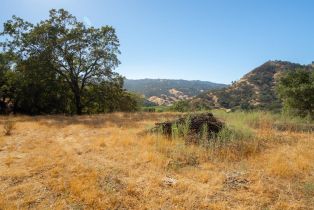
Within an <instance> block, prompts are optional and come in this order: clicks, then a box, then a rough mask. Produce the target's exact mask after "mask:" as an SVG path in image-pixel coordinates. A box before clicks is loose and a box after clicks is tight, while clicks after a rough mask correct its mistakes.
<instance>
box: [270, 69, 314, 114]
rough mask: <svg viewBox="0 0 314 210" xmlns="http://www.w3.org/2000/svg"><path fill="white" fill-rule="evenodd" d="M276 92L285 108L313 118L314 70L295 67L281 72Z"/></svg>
mask: <svg viewBox="0 0 314 210" xmlns="http://www.w3.org/2000/svg"><path fill="white" fill-rule="evenodd" d="M276 89H277V92H278V95H279V97H280V98H281V99H282V101H283V103H284V106H285V109H286V110H288V111H290V112H293V113H295V114H298V115H301V116H306V115H308V116H310V117H311V118H312V119H314V71H313V70H307V69H297V70H293V71H288V72H287V73H285V74H283V75H282V77H281V78H280V80H279V82H278V84H277V87H276Z"/></svg>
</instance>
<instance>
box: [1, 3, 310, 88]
mask: <svg viewBox="0 0 314 210" xmlns="http://www.w3.org/2000/svg"><path fill="white" fill-rule="evenodd" d="M51 8H56V9H59V8H64V9H66V10H68V11H69V12H71V13H72V14H74V15H75V16H77V17H78V18H79V19H80V20H82V21H84V22H85V23H86V24H91V25H93V26H95V27H98V26H101V25H112V26H113V27H115V28H116V30H117V34H118V37H119V39H120V42H121V48H120V49H121V52H122V54H121V56H120V60H121V62H122V64H121V65H120V66H119V67H118V68H117V69H116V71H118V72H119V73H121V74H122V75H124V76H126V77H127V78H130V79H137V78H172V79H188V80H207V81H213V82H220V83H230V82H231V81H233V80H237V79H240V78H241V76H242V75H243V74H245V73H247V72H248V71H250V70H252V69H253V68H255V67H257V66H258V65H261V64H262V63H264V62H266V61H268V60H275V59H276V60H288V61H292V62H298V63H302V64H308V63H311V62H312V61H314V22H313V20H314V12H313V8H314V1H311V0H307V1H306V0H229V1H227V0H215V1H214V0H207V1H206V0H198V1H196V0H194V1H193V0H89V1H88V0H0V24H1V26H0V27H1V28H0V29H2V24H3V22H4V21H5V20H7V19H9V18H11V16H12V15H13V14H15V15H17V16H19V17H22V18H23V19H26V20H28V21H30V22H33V23H35V22H38V21H40V20H42V19H45V18H47V17H48V11H49V10H50V9H51Z"/></svg>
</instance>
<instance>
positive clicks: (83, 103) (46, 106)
mask: <svg viewBox="0 0 314 210" xmlns="http://www.w3.org/2000/svg"><path fill="white" fill-rule="evenodd" d="M3 28H4V29H3V31H2V32H1V34H0V35H1V36H2V38H3V40H5V41H3V42H1V43H0V44H1V48H2V51H0V113H9V112H14V113H23V114H32V115H35V114H58V113H65V114H82V113H102V112H113V111H134V110H137V108H138V100H139V97H137V96H136V95H134V94H131V93H129V92H126V91H125V90H124V89H123V77H122V76H121V75H119V74H118V73H116V72H114V69H115V68H116V67H117V66H118V65H119V63H120V62H119V60H118V57H117V56H118V54H120V51H119V40H118V37H117V36H116V32H115V29H114V28H112V27H111V26H103V27H101V28H94V27H87V26H85V25H84V23H82V22H79V21H78V20H77V19H76V17H74V16H72V15H71V14H69V13H68V12H67V11H65V10H63V9H61V10H51V11H50V16H49V18H48V19H47V20H43V21H41V22H40V23H37V24H32V23H29V22H27V21H24V20H23V19H21V18H18V17H16V16H13V17H12V19H11V20H8V21H7V22H5V23H4V27H3Z"/></svg>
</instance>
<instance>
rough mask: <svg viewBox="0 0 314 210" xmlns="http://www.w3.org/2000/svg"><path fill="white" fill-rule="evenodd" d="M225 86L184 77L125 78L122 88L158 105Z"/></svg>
mask: <svg viewBox="0 0 314 210" xmlns="http://www.w3.org/2000/svg"><path fill="white" fill-rule="evenodd" d="M223 87H227V85H225V84H220V83H214V82H209V81H201V80H184V79H150V78H145V79H126V80H125V81H124V88H125V89H127V90H128V91H132V92H136V93H139V94H142V95H144V97H145V98H146V99H147V100H149V101H151V102H153V103H156V104H158V105H170V104H172V103H173V102H175V101H178V100H186V99H191V98H192V97H194V96H196V95H198V94H200V93H202V92H206V91H208V90H211V89H217V88H223Z"/></svg>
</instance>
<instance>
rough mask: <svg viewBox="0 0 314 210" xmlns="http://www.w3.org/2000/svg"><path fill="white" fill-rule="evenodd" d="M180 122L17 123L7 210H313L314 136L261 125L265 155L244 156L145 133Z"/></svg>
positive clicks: (128, 117) (145, 117)
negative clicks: (160, 124)
mask: <svg viewBox="0 0 314 210" xmlns="http://www.w3.org/2000/svg"><path fill="white" fill-rule="evenodd" d="M174 116H175V114H173V113H133V114H127V113H114V114H106V115H95V116H76V117H65V116H41V117H25V116H21V117H13V118H11V119H10V120H13V121H14V122H15V126H14V129H13V130H12V133H11V135H10V136H5V135H3V134H2V133H1V134H0V209H312V208H313V206H314V198H313V197H314V136H313V133H309V132H308V133H306V132H299V133H298V132H291V131H287V132H279V131H275V130H273V129H272V128H271V126H268V123H270V122H267V121H265V120H263V119H262V120H261V122H260V124H259V126H258V127H257V128H255V131H256V135H257V136H258V138H259V139H262V144H263V145H262V147H261V149H259V150H258V151H257V150H256V147H257V146H256V144H259V143H260V142H254V141H252V142H249V143H248V142H244V143H243V144H242V145H244V147H245V148H246V150H245V152H244V153H241V155H240V156H239V154H240V153H237V151H236V149H234V148H232V147H230V148H224V149H221V150H220V151H218V152H219V154H220V155H217V152H215V153H213V152H210V151H208V150H206V149H204V148H202V147H198V146H193V145H190V146H186V145H184V143H183V141H180V140H173V141H169V140H167V139H165V138H164V137H162V136H159V135H143V134H142V131H143V130H145V129H147V128H149V127H150V126H152V125H153V124H154V123H155V122H157V121H161V120H165V119H168V118H173V117H174ZM7 120H8V117H0V123H1V125H0V130H1V129H2V127H3V125H4V124H5V121H7ZM0 132H1V131H0ZM222 155H223V156H224V157H225V158H221V157H222ZM166 177H168V178H171V179H173V180H175V183H173V184H166V183H165V181H164V180H165V178H166Z"/></svg>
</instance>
